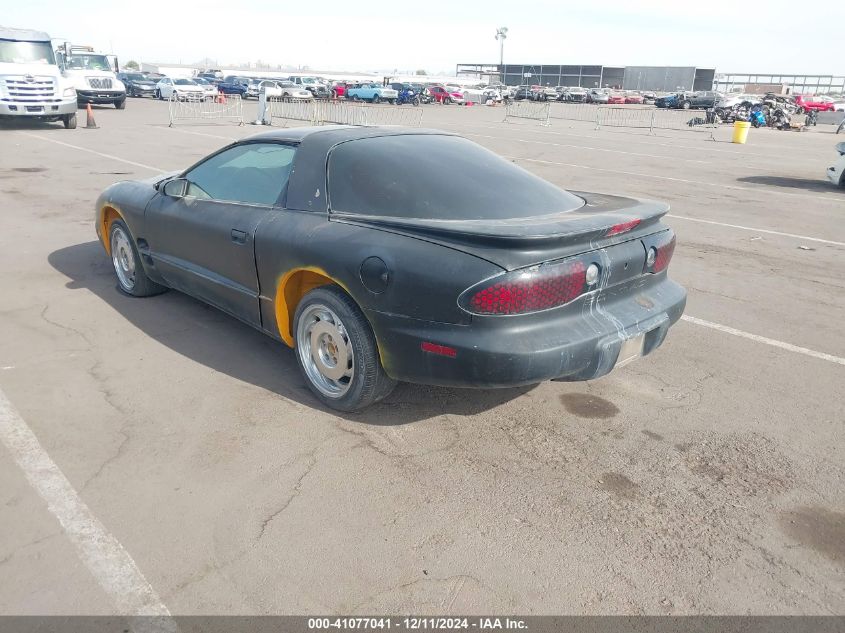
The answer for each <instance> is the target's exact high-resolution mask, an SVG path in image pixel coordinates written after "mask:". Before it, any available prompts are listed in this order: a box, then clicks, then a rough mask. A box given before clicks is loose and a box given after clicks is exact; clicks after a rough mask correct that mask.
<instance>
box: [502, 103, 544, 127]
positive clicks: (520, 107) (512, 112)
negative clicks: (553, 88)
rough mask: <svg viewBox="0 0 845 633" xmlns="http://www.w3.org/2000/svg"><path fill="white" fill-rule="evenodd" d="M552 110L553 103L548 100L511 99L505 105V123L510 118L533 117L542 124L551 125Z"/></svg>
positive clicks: (532, 118)
mask: <svg viewBox="0 0 845 633" xmlns="http://www.w3.org/2000/svg"><path fill="white" fill-rule="evenodd" d="M550 111H551V104H550V103H549V102H548V101H546V102H537V101H509V102H508V105H507V106H505V118H504V121H503V123H507V122H508V119H531V120H534V121H538V122H539V124H540V125H551V121H550V120H549V112H550Z"/></svg>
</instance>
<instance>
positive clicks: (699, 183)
mask: <svg viewBox="0 0 845 633" xmlns="http://www.w3.org/2000/svg"><path fill="white" fill-rule="evenodd" d="M496 138H498V137H496ZM501 140H505V139H501ZM503 158H507V159H509V160H522V161H525V162H527V163H542V164H546V165H557V166H560V167H575V168H577V169H590V170H593V171H604V172H608V173H612V174H624V175H626V176H636V177H638V178H655V179H657V180H669V181H672V182H683V183H685V184H689V185H696V186H698V187H715V188H717V189H731V190H734V191H750V192H751V193H758V194H760V193H761V194H764V195H770V196H787V197H789V198H810V199H812V200H824V201H825V202H841V201H843V200H845V198H842V197H841V196H838V195H830V196H816V195H813V194H810V193H792V192H790V191H773V190H771V189H763V188H762V187H742V186H740V185H725V184H723V183H718V182H704V181H702V180H687V179H686V178H675V177H673V176H660V175H658V174H644V173H641V172H636V171H622V170H621V169H608V168H605V167H589V166H587V165H576V164H575V163H559V162H556V161H553V160H541V159H539V158H523V157H521V156H503ZM831 193H832V194H835V193H838V192H831Z"/></svg>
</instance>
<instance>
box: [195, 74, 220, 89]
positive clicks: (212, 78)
mask: <svg viewBox="0 0 845 633" xmlns="http://www.w3.org/2000/svg"><path fill="white" fill-rule="evenodd" d="M218 73H219V71H218V72H203V73H197V76H196V77H194V79H205V80H206V81H208V82H209V83H211V84H213V85H215V86H216V85H217V84H219V83H220V82H221V81H223V76H222V75H221V74H218Z"/></svg>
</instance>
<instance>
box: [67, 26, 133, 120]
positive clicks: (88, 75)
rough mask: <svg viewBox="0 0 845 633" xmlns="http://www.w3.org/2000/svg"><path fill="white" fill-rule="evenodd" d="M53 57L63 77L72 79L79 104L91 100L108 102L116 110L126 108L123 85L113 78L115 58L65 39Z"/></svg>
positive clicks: (116, 68) (116, 70)
mask: <svg viewBox="0 0 845 633" xmlns="http://www.w3.org/2000/svg"><path fill="white" fill-rule="evenodd" d="M56 59H57V61H58V62H59V67H60V68H61V69H62V71H63V73H64V75H65V77H67V78H68V79H70V80H71V81H72V82H73V85H74V87H75V88H76V99H77V101H78V102H79V105H80V106H84V105H86V104H88V103H95V104H112V105H114V107H115V108H117V109H118V110H123V109H124V108H125V107H126V86H124V85H123V82H122V81H120V80H119V79H118V78H117V75H116V73H117V72H118V71H119V70H120V69H119V68H118V66H117V58H116V57H114V56H113V55H112V56H109V55H104V54H103V53H97V52H95V51H94V49H93V48H91V47H90V46H73V45H71V44H70V42H65V43H64V44H63V45H62V46H60V47H59V48H57V49H56Z"/></svg>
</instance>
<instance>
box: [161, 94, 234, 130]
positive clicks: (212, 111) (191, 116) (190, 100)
mask: <svg viewBox="0 0 845 633" xmlns="http://www.w3.org/2000/svg"><path fill="white" fill-rule="evenodd" d="M168 110H169V113H170V127H173V124H174V123H175V122H177V121H189V120H199V121H224V120H231V121H236V122H237V123H238V125H243V123H244V107H243V101H242V100H241V97H240V95H223V94H220V95H218V96H216V97H194V96H181V97H180V96H178V95H177V94H176V91H173V94H171V96H170V101H169V103H168Z"/></svg>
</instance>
